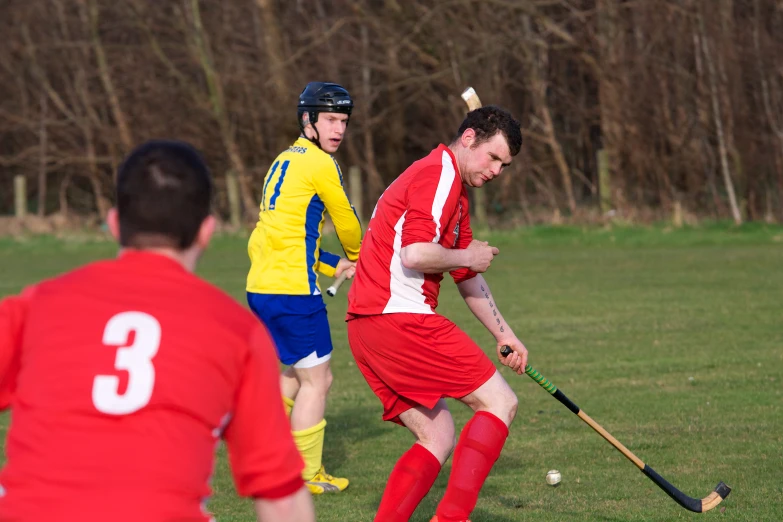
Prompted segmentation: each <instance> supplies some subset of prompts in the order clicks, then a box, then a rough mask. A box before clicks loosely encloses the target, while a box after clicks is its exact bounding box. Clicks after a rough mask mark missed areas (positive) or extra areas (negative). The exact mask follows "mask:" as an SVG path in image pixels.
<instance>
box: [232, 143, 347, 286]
mask: <svg viewBox="0 0 783 522" xmlns="http://www.w3.org/2000/svg"><path fill="white" fill-rule="evenodd" d="M260 207H261V208H260V212H259V214H258V223H257V224H256V228H255V230H254V231H253V233H252V234H251V236H250V241H249V242H248V245H247V250H248V254H249V255H250V263H251V266H250V272H249V273H248V276H247V291H248V292H252V293H256V294H285V295H319V294H320V293H321V291H320V287H319V286H318V274H317V272H321V273H322V274H324V275H326V276H329V277H331V276H333V275H334V272H335V268H336V267H337V262H338V261H339V260H340V256H338V255H335V254H331V253H329V252H326V251H323V250H321V231H322V229H323V225H324V213H325V212H327V211H328V212H329V216H330V217H331V218H332V222H333V223H334V227H335V231H336V232H337V237H338V238H339V239H340V243H342V246H343V250H344V251H345V256H346V257H347V258H348V259H349V260H351V261H356V260H357V259H358V258H359V247H360V246H361V241H362V226H361V223H360V222H359V218H358V216H357V215H356V211H355V210H354V208H353V206H352V205H351V203H350V201H348V196H347V195H346V193H345V188H344V187H343V176H342V172H341V171H340V166H339V165H338V164H337V161H336V160H335V159H334V158H333V157H332V156H331V155H329V154H327V153H326V152H324V151H322V150H321V149H320V148H318V146H316V145H315V144H313V143H312V142H311V141H310V140H308V139H306V138H301V137H300V138H299V139H298V140H296V142H295V143H294V144H293V145H292V146H291V147H289V148H288V149H287V150H285V151H283V152H282V153H281V154H280V155H279V156H278V157H277V158H276V159H275V161H274V163H273V164H272V166H271V167H270V168H269V171H268V172H267V174H266V177H265V178H264V184H263V192H262V196H261V205H260Z"/></svg>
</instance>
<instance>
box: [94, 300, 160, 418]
mask: <svg viewBox="0 0 783 522" xmlns="http://www.w3.org/2000/svg"><path fill="white" fill-rule="evenodd" d="M131 332H136V338H135V339H134V340H133V344H131V345H130V346H125V345H126V344H127V343H128V337H129V336H130V333H131ZM103 344H105V345H108V346H117V347H120V348H118V349H117V358H116V359H115V360H114V367H115V368H116V369H118V370H126V371H127V372H128V388H127V390H125V393H123V394H119V393H117V392H118V390H119V386H120V378H119V377H117V376H116V375H98V376H96V377H95V381H94V382H93V385H92V402H93V404H95V407H96V408H97V409H98V411H100V412H102V413H108V414H110V415H127V414H129V413H133V412H134V411H138V410H140V409H141V408H143V407H144V406H146V405H147V403H148V402H149V401H150V397H152V387H153V386H154V385H155V367H154V366H153V365H152V358H153V357H155V354H156V353H158V347H159V346H160V323H158V320H157V319H155V318H154V317H152V316H151V315H149V314H145V313H142V312H123V313H121V314H117V315H115V316H114V317H112V318H111V319H110V320H109V322H108V323H107V324H106V329H105V330H104V331H103Z"/></svg>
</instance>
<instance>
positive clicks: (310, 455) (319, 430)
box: [292, 419, 326, 480]
mask: <svg viewBox="0 0 783 522" xmlns="http://www.w3.org/2000/svg"><path fill="white" fill-rule="evenodd" d="M325 428H326V419H324V420H322V421H321V422H319V423H318V424H316V425H315V426H313V427H312V428H307V429H305V430H299V431H294V432H292V434H293V436H294V442H296V447H297V448H299V453H300V454H301V455H302V459H303V460H304V463H305V467H304V470H303V471H302V478H303V479H304V480H311V479H312V478H313V477H315V476H316V474H318V471H319V470H320V469H321V458H322V457H323V452H324V430H325Z"/></svg>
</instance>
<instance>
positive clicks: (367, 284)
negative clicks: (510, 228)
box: [348, 145, 476, 318]
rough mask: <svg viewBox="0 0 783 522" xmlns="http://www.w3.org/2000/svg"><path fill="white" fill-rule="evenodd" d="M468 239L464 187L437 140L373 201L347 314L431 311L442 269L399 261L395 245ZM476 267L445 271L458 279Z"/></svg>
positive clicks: (455, 243) (460, 244)
mask: <svg viewBox="0 0 783 522" xmlns="http://www.w3.org/2000/svg"><path fill="white" fill-rule="evenodd" d="M472 239H473V232H472V231H471V229H470V214H469V212H468V193H467V190H466V189H465V186H464V185H463V183H462V178H461V177H460V174H459V171H458V169H457V163H456V160H455V158H454V155H453V154H452V152H451V150H449V148H448V147H446V146H445V145H439V146H438V147H437V148H436V149H434V150H433V151H432V152H431V153H430V154H429V155H428V156H427V157H425V158H422V159H420V160H419V161H416V162H415V163H413V164H412V165H411V166H410V167H408V168H407V169H406V170H405V172H403V173H402V174H401V175H400V176H399V177H398V178H397V179H396V180H394V182H393V183H392V184H391V185H389V187H388V188H387V189H386V191H385V192H384V193H383V194H382V195H381V197H380V199H379V200H378V204H377V205H376V206H375V211H374V212H373V215H372V218H371V219H370V224H369V227H368V229H367V233H366V234H365V236H364V241H363V242H362V252H361V255H360V256H359V263H358V265H357V267H356V276H355V277H354V280H353V284H352V285H351V290H350V292H349V293H348V314H349V318H350V316H351V315H377V314H394V313H416V314H431V313H434V312H435V308H436V307H437V306H438V292H439V291H440V282H441V280H442V279H443V274H424V273H422V272H416V271H415V270H409V269H407V268H405V267H404V266H403V265H402V260H401V259H400V251H401V250H402V248H404V247H406V246H408V245H410V244H413V243H438V244H439V245H441V246H442V247H444V248H460V249H462V248H467V246H468V245H469V244H470V242H471V240H472ZM475 275H476V273H475V272H472V271H470V270H468V269H466V268H463V269H459V270H455V271H453V272H451V276H452V277H453V278H454V281H455V282H457V283H460V282H462V281H466V280H468V279H470V278H472V277H475Z"/></svg>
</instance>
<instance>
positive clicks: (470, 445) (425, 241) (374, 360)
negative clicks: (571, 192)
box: [348, 107, 527, 522]
mask: <svg viewBox="0 0 783 522" xmlns="http://www.w3.org/2000/svg"><path fill="white" fill-rule="evenodd" d="M521 144H522V135H521V133H520V128H519V123H518V122H517V121H516V120H514V118H512V117H511V115H510V114H509V113H507V112H506V111H504V110H502V109H499V108H497V107H483V108H481V109H477V110H474V111H472V112H470V113H469V114H468V116H467V118H466V119H465V121H464V122H463V123H462V125H461V126H460V129H459V132H458V135H457V137H456V138H455V140H454V141H453V142H452V143H451V144H450V145H449V146H448V147H447V146H445V145H440V146H438V147H437V148H436V149H435V150H433V151H432V152H431V153H430V154H429V156H427V157H425V158H423V159H421V160H419V161H417V162H415V163H414V164H413V165H411V166H410V167H408V169H407V170H406V171H405V172H403V173H402V175H401V176H400V177H398V178H397V179H396V180H395V181H394V182H393V183H392V184H391V185H390V186H389V188H388V189H386V192H384V193H383V195H382V196H381V198H380V199H379V200H378V204H377V206H376V207H375V211H374V213H373V217H372V219H371V220H370V224H369V228H368V230H367V234H366V235H365V238H364V242H363V243H362V256H361V258H360V260H359V263H358V265H357V270H356V276H355V278H354V283H353V285H352V287H351V290H350V292H349V294H348V303H349V305H348V339H349V342H350V344H351V351H352V352H353V354H354V357H355V358H356V361H357V365H358V367H359V369H360V370H361V371H362V373H363V374H364V377H365V379H366V380H367V383H368V384H369V385H370V387H371V388H372V390H373V391H374V392H375V394H376V395H377V396H378V398H379V399H380V400H381V402H382V403H383V407H384V412H383V418H384V420H390V421H394V422H397V423H399V424H402V425H404V426H405V427H407V428H408V429H409V430H410V431H411V432H412V433H413V435H414V436H415V437H416V439H417V440H416V444H414V445H413V447H412V448H411V449H410V450H409V451H408V452H407V453H405V454H404V455H403V456H402V458H400V460H399V461H398V462H397V465H396V466H395V467H394V470H393V471H392V473H391V476H390V478H389V482H388V484H387V486H386V490H385V491H384V494H383V498H382V499H381V505H380V507H379V509H378V514H377V516H376V518H375V520H376V521H378V522H402V521H407V520H408V519H409V518H410V516H411V515H412V514H413V511H414V510H415V509H416V506H417V505H418V504H419V502H420V501H421V499H422V498H424V496H425V495H426V494H427V492H428V491H429V490H430V488H431V487H432V484H433V483H434V482H435V478H436V477H437V475H438V472H439V471H440V468H441V466H442V465H443V463H444V462H445V461H446V459H448V457H449V455H450V454H451V452H452V449H454V440H455V439H454V422H453V420H452V418H451V414H450V413H449V411H448V409H447V407H446V402H445V400H444V397H451V398H454V399H459V400H460V401H462V402H463V403H465V404H466V405H468V406H469V407H470V408H472V409H473V410H474V411H475V412H476V414H475V415H474V416H473V418H472V419H471V420H470V421H469V422H468V423H467V424H466V425H465V428H464V429H463V430H462V434H461V436H460V439H459V442H458V443H457V445H456V449H455V451H454V462H453V465H452V469H451V477H450V478H449V483H448V487H447V488H446V494H445V496H444V497H443V500H442V501H441V502H440V504H439V505H438V509H437V512H436V516H435V518H433V520H434V521H438V522H453V521H465V520H467V518H468V516H469V515H470V513H471V511H472V510H473V508H474V507H475V505H476V501H477V499H478V494H479V490H480V489H481V486H482V485H483V484H484V480H485V479H486V477H487V475H488V474H489V471H490V469H491V468H492V466H493V464H494V463H495V461H496V460H497V458H498V456H499V455H500V451H501V449H502V448H503V444H504V443H505V440H506V437H507V436H508V426H509V425H510V424H511V421H512V420H513V419H514V415H515V414H516V409H517V398H516V396H515V395H514V392H513V391H512V390H511V388H510V387H509V386H508V384H507V383H506V381H505V380H504V379H503V377H501V376H500V373H498V371H497V370H496V369H495V366H494V364H493V363H492V362H491V361H490V360H489V358H488V357H487V356H486V355H485V354H484V352H483V351H482V350H481V348H479V347H478V346H477V345H476V343H475V342H473V341H472V340H471V339H470V337H468V336H467V334H465V333H464V332H463V331H462V330H460V329H459V328H458V327H457V326H456V325H455V324H454V323H452V322H451V321H449V320H448V319H446V318H445V317H443V316H441V315H438V314H437V313H435V308H436V307H437V305H438V291H439V289H440V281H441V280H442V279H443V272H450V273H451V276H452V277H453V279H454V281H455V282H456V283H457V286H458V287H459V291H460V294H461V295H462V297H463V298H464V299H465V302H466V303H467V305H468V307H469V308H470V309H471V311H472V312H473V313H474V314H475V315H476V317H477V318H478V320H479V321H481V323H482V324H483V325H484V326H485V327H486V328H487V329H488V330H489V331H490V332H491V333H492V335H494V337H495V339H496V340H497V349H498V358H499V359H500V361H501V362H502V363H503V364H504V365H506V366H509V367H511V368H512V369H513V370H515V371H516V372H517V373H522V372H523V371H524V368H525V364H526V362H527V350H526V349H525V347H524V345H523V344H522V342H520V341H519V339H517V337H516V336H515V335H514V333H513V332H512V331H511V328H509V326H508V324H507V323H506V321H505V320H504V319H503V316H502V315H501V314H500V311H499V310H498V308H497V305H496V304H495V302H494V298H493V297H492V293H491V292H490V290H489V286H488V285H487V283H486V281H485V280H484V278H483V277H482V276H481V275H479V273H480V272H485V271H486V270H487V269H488V268H489V266H490V263H491V262H492V259H493V258H494V256H495V255H497V254H498V249H497V248H494V247H491V246H489V245H488V244H487V243H485V242H482V241H477V240H474V239H473V233H472V231H471V229H470V216H469V212H468V196H467V190H466V186H470V187H481V186H482V185H484V184H485V183H487V182H489V181H491V180H492V179H494V178H496V177H497V176H499V175H500V173H501V172H502V171H503V168H504V167H507V166H508V165H509V163H511V159H512V157H513V156H516V154H517V153H518V152H519V149H520V147H521ZM503 345H508V346H510V347H511V348H512V349H513V351H514V353H512V354H511V355H509V356H508V357H505V358H504V357H501V355H500V348H501V347H502V346H503Z"/></svg>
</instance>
